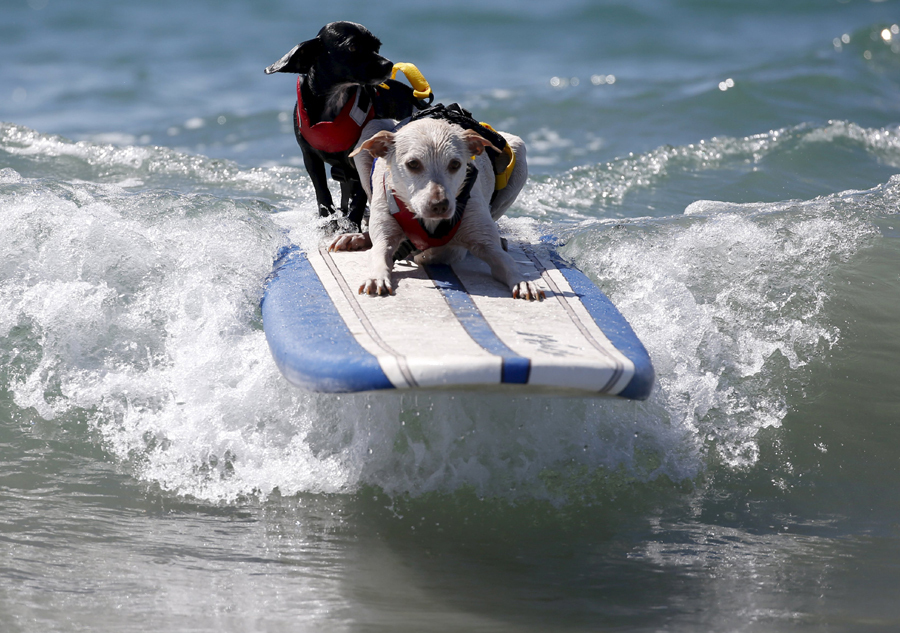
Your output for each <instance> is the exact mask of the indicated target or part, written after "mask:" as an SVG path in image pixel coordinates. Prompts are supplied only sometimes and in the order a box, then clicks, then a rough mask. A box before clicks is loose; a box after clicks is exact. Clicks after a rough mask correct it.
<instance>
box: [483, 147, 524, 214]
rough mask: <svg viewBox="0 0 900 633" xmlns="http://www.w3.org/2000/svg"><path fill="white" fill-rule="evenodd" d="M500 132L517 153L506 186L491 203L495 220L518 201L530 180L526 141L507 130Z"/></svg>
mask: <svg viewBox="0 0 900 633" xmlns="http://www.w3.org/2000/svg"><path fill="white" fill-rule="evenodd" d="M500 134H502V135H503V138H505V139H506V142H507V143H509V146H510V147H511V148H512V150H513V153H515V155H516V166H515V167H513V171H512V173H511V174H510V176H509V181H508V182H507V183H506V186H505V187H504V188H503V189H501V190H500V191H498V192H497V197H495V198H494V201H493V202H492V203H491V219H493V220H494V222H496V221H497V220H499V219H500V218H501V217H502V216H503V214H504V213H506V211H507V209H509V207H510V206H512V203H513V202H515V201H516V198H517V197H518V196H519V193H520V192H521V191H522V188H523V187H524V186H525V182H526V181H527V180H528V161H527V159H526V156H525V142H524V141H523V140H522V139H520V138H519V137H518V136H515V135H514V134H507V133H506V132H500Z"/></svg>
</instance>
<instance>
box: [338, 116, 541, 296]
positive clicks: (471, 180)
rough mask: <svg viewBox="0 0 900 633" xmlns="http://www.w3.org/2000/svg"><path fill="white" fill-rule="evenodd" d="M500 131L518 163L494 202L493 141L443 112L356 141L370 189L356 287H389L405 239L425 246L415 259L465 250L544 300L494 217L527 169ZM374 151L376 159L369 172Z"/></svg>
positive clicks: (353, 243)
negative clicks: (364, 268)
mask: <svg viewBox="0 0 900 633" xmlns="http://www.w3.org/2000/svg"><path fill="white" fill-rule="evenodd" d="M375 123H376V122H373V124H375ZM376 127H377V126H376ZM371 131H372V130H371V129H370V130H369V133H370V134H371ZM503 136H504V138H505V139H506V140H507V142H508V143H509V145H510V147H511V148H512V149H513V151H514V152H515V156H516V166H515V169H514V170H513V173H512V175H511V176H510V178H509V182H508V184H507V185H506V187H505V188H503V189H502V190H501V191H500V192H498V195H497V197H496V198H495V200H494V204H493V205H491V203H490V201H491V196H492V194H493V193H494V183H495V176H494V169H493V166H492V164H491V161H490V159H489V157H488V155H487V154H486V153H485V151H484V150H485V148H486V147H492V148H493V146H492V145H491V144H490V142H489V141H487V140H486V139H484V138H483V137H482V136H480V135H479V134H478V133H477V132H475V131H473V130H463V128H461V127H460V126H458V125H454V124H452V123H449V122H447V121H444V120H440V119H420V120H415V121H412V122H410V123H408V124H406V125H405V126H403V127H402V128H400V129H399V130H398V131H396V132H390V131H387V130H381V131H379V132H377V133H375V134H374V135H372V136H371V137H370V138H368V139H367V140H365V141H363V142H362V143H360V145H359V146H358V147H357V148H356V150H354V152H353V153H351V156H355V155H357V154H360V156H359V158H357V159H356V163H357V169H358V170H359V172H360V176H362V180H363V183H364V186H365V185H369V184H370V185H371V189H370V190H367V193H368V194H369V200H370V204H369V208H370V217H369V236H370V238H371V242H372V252H371V261H370V266H369V278H368V279H367V280H366V281H365V282H363V284H362V285H361V286H360V288H359V292H360V294H362V293H366V294H369V295H387V294H394V289H393V284H392V283H391V269H392V268H393V256H394V253H395V252H396V250H397V248H398V247H399V246H400V244H401V242H403V240H404V239H406V238H409V239H410V241H412V242H413V244H414V245H415V246H416V247H417V248H418V249H419V250H421V251H422V252H421V253H419V254H418V255H416V257H415V261H416V263H417V264H420V265H422V264H431V263H448V264H449V263H453V262H456V261H459V260H460V259H462V258H463V257H465V255H466V251H469V252H471V253H472V254H473V255H475V256H476V257H478V258H479V259H481V260H483V261H484V262H486V263H487V264H488V265H489V266H490V268H491V274H492V275H493V276H494V277H495V278H496V279H498V280H499V281H501V282H503V283H505V284H506V285H507V286H509V288H510V290H511V291H512V296H513V297H515V298H517V299H518V298H521V299H528V300H532V301H533V300H542V299H544V292H543V291H542V290H541V289H540V288H539V287H538V286H537V285H536V284H535V283H534V282H533V281H527V280H525V279H524V278H523V275H522V273H521V272H520V271H519V268H518V265H517V264H516V262H515V260H514V259H513V257H512V256H511V255H510V254H509V253H507V252H506V251H505V250H504V249H503V246H502V244H501V240H500V232H499V230H498V229H497V225H496V223H495V220H496V219H497V218H499V217H500V216H501V215H503V213H504V212H505V211H506V209H507V208H509V206H510V205H511V204H512V202H513V201H514V200H515V198H516V196H517V195H518V193H519V191H521V189H522V186H523V185H524V184H525V180H526V178H527V175H528V169H527V166H526V163H525V144H524V143H523V142H522V139H520V138H518V137H517V136H513V135H511V134H503ZM365 137H366V132H364V133H363V138H365ZM493 149H496V148H493ZM373 157H374V158H375V159H378V160H376V161H375V165H374V169H372V170H371V172H370V171H369V169H370V167H371V165H372V159H373ZM361 159H362V160H361ZM370 173H371V181H370V182H368V181H369V174H370ZM367 189H369V188H368V187H367ZM492 214H493V217H492ZM366 241H367V240H366ZM362 244H363V236H362V235H358V234H357V235H344V236H340V237H338V238H337V239H336V240H335V241H334V242H333V243H332V245H331V250H357V249H359V248H361V247H362Z"/></svg>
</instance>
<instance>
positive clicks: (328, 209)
mask: <svg viewBox="0 0 900 633" xmlns="http://www.w3.org/2000/svg"><path fill="white" fill-rule="evenodd" d="M337 212H338V210H337V209H336V208H335V207H334V205H329V204H319V217H320V218H327V217H330V216H332V215H336V214H337Z"/></svg>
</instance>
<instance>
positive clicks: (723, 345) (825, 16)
mask: <svg viewBox="0 0 900 633" xmlns="http://www.w3.org/2000/svg"><path fill="white" fill-rule="evenodd" d="M0 12H2V13H0V15H2V20H0V58H2V59H3V63H2V64H0V631H3V632H4V633H5V632H9V633H19V632H22V633H26V632H27V633H31V632H41V633H45V632H54V631H60V632H72V631H91V632H96V631H116V632H123V631H167V632H171V631H174V632H181V631H184V632H187V631H191V632H196V631H210V632H212V631H216V632H222V631H225V632H249V631H265V632H274V631H292V632H294V631H491V632H500V631H551V630H552V631H685V632H694V631H723V632H724V631H753V632H756V631H758V632H771V631H795V630H810V631H854V632H856V631H896V630H900V600H898V599H897V597H898V595H900V386H898V385H900V326H898V323H900V265H898V264H900V216H898V210H900V206H898V205H900V29H898V23H900V2H896V1H891V0H888V1H884V2H868V1H862V0H848V1H837V0H781V1H779V2H774V1H770V0H761V1H759V2H756V1H754V2H734V1H721V2H711V1H709V0H670V1H666V0H632V1H626V0H620V1H595V2H591V1H590V0H558V1H557V2H553V3H546V2H540V3H539V2H531V1H519V2H512V1H508V0H505V1H498V2H473V1H462V2H456V3H453V4H435V3H424V2H423V3H418V2H403V1H400V0H393V1H387V2H382V3H370V2H361V1H360V2H355V1H339V0H335V1H334V2H330V3H312V2H306V1H304V0H295V1H293V2H291V1H289V0H264V1H260V2H241V1H239V0H224V1H223V0H220V1H218V2H213V1H212V0H189V1H187V2H185V1H178V2H175V1H174V0H159V1H157V2H153V3H150V2H145V3H122V2H113V1H112V0H84V1H83V2H79V3H72V2H65V1H64V0H3V5H2V9H0ZM336 19H349V20H354V21H358V22H361V23H363V24H365V25H367V26H368V27H369V28H370V29H371V30H372V31H373V32H375V34H376V35H378V36H379V37H380V38H381V40H382V41H383V47H382V52H383V53H384V54H385V55H386V56H388V57H389V58H390V59H392V60H394V61H409V62H413V63H415V64H417V65H418V67H419V68H420V69H421V70H422V72H423V73H424V74H425V76H426V77H427V78H428V79H429V81H430V82H431V85H432V87H433V88H434V91H435V93H436V95H437V99H438V100H439V101H442V102H445V103H449V102H453V101H457V102H460V103H462V104H463V105H464V106H466V107H467V108H469V109H470V110H472V111H473V112H475V114H476V115H478V117H479V118H481V119H482V120H485V121H489V122H491V123H492V124H493V125H494V126H495V127H497V128H500V129H503V130H507V131H510V132H513V133H515V134H518V135H520V136H521V137H522V138H523V139H525V141H526V143H527V145H528V152H529V164H530V171H531V178H530V182H529V184H528V185H527V186H526V188H525V190H524V191H523V193H522V195H521V196H520V198H519V199H518V201H517V202H516V204H515V205H514V206H513V208H512V209H511V211H510V213H509V214H508V217H507V218H505V219H504V220H503V222H502V224H503V229H504V230H505V231H507V232H509V233H511V234H519V235H541V234H551V235H555V236H557V238H558V239H559V244H560V250H561V252H562V253H563V254H564V255H565V256H566V257H568V258H569V259H570V260H572V261H573V262H574V263H575V264H576V265H577V266H579V267H580V268H581V269H582V270H584V271H585V272H586V273H587V274H588V275H590V276H591V277H592V278H593V279H594V280H595V281H596V283H597V284H598V285H599V286H600V287H601V288H603V290H604V291H605V292H606V293H607V294H608V295H609V296H610V298H611V299H612V300H613V301H614V302H615V303H616V305H617V306H618V307H619V309H620V310H621V311H622V312H623V314H624V315H625V316H626V317H627V318H628V319H629V320H630V322H631V323H632V325H633V327H634V329H635V330H636V332H637V333H638V335H639V336H640V337H641V339H642V340H643V341H644V343H645V345H646V347H647V349H648V351H649V353H650V355H651V357H652V358H653V361H654V365H655V368H656V372H657V377H658V384H657V385H656V387H655V389H654V392H653V394H652V396H651V397H650V399H649V400H647V401H646V402H642V403H634V402H624V401H622V402H620V401H615V400H605V399H584V400H581V399H566V398H545V397H536V396H535V397H528V396H515V397H508V396H501V395H488V394H476V395H472V394H462V393H455V394H453V393H439V394H429V393H420V394H404V395H397V394H375V395H370V394H366V395H350V396H347V395H344V396H324V395H313V394H309V393H305V392H302V391H299V390H297V389H294V388H292V387H290V386H289V385H288V384H287V383H286V382H285V381H284V380H283V379H282V378H281V376H280V375H279V373H278V371H277V369H276V368H275V365H274V362H273V361H272V359H271V357H270V355H269V351H268V348H267V346H266V342H265V337H264V334H263V331H262V326H261V319H260V312H259V307H258V306H259V299H260V294H261V290H262V286H263V282H264V279H265V277H266V275H267V273H268V272H269V271H270V270H271V266H272V260H273V257H274V256H275V254H276V252H277V251H278V249H279V247H280V246H281V245H282V244H283V243H284V240H285V239H286V238H285V235H286V232H288V233H289V234H290V236H291V237H292V238H293V239H294V240H296V241H299V242H300V243H302V244H306V245H310V244H314V243H316V242H317V241H318V240H319V239H322V231H321V227H320V226H318V225H317V221H316V217H315V216H316V211H315V200H314V196H313V192H312V186H311V184H310V181H309V179H308V177H307V175H306V173H305V170H304V169H303V166H302V161H301V159H300V152H299V148H298V147H297V146H296V142H295V141H294V139H293V133H292V129H291V120H290V112H291V109H292V107H293V101H294V96H293V81H294V79H293V77H291V76H286V75H275V76H265V75H264V74H263V68H264V67H265V66H267V65H268V64H270V63H272V62H274V61H275V60H276V59H278V58H279V57H281V55H283V54H284V53H285V52H286V51H287V50H289V49H290V48H291V47H293V46H294V45H295V44H296V43H297V42H299V41H302V40H305V39H308V38H311V37H313V36H314V35H315V33H316V32H317V31H318V29H319V28H320V27H321V26H322V25H323V24H325V23H326V22H329V21H331V20H336Z"/></svg>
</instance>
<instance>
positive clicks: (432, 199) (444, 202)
mask: <svg viewBox="0 0 900 633" xmlns="http://www.w3.org/2000/svg"><path fill="white" fill-rule="evenodd" d="M449 209H450V200H449V199H448V198H447V191H446V190H445V189H444V188H443V187H442V186H440V185H438V184H435V185H433V186H432V187H431V195H430V196H429V197H428V211H429V213H430V214H431V215H433V216H436V217H442V216H445V215H447V211H448V210H449Z"/></svg>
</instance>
